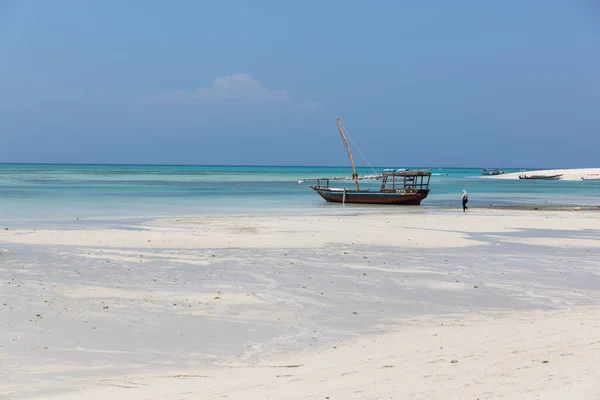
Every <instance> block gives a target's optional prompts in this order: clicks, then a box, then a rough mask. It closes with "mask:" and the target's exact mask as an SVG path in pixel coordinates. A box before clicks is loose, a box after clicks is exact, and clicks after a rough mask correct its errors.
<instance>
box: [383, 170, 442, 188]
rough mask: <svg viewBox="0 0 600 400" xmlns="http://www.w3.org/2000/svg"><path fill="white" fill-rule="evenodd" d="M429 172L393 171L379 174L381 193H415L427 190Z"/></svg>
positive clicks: (429, 177)
mask: <svg viewBox="0 0 600 400" xmlns="http://www.w3.org/2000/svg"><path fill="white" fill-rule="evenodd" d="M430 180H431V172H429V171H393V172H384V173H383V174H382V175H381V193H417V192H419V191H422V190H427V191H428V190H429V181H430Z"/></svg>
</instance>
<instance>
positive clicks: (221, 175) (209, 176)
mask: <svg viewBox="0 0 600 400" xmlns="http://www.w3.org/2000/svg"><path fill="white" fill-rule="evenodd" d="M393 167H406V166H393ZM381 170H382V168H377V171H378V172H380V171H381ZM515 171H516V170H514V171H512V170H506V172H515ZM359 173H360V174H369V173H372V171H370V170H369V169H364V168H363V169H361V170H360V171H359ZM432 173H433V176H432V179H431V193H430V195H429V197H428V198H427V199H426V200H425V201H424V202H423V204H422V205H423V206H424V207H431V208H440V207H459V206H460V204H459V203H460V195H461V192H462V190H463V189H466V190H468V192H469V198H470V205H472V206H489V205H490V204H492V205H494V206H522V205H598V204H600V182H593V181H587V182H584V181H577V182H573V181H519V180H497V179H488V178H483V177H482V176H481V175H480V170H479V169H454V168H434V169H432ZM350 174H351V173H350V170H349V168H345V167H258V166H257V167H240V166H126V165H42V164H37V165H36V164H0V220H2V221H5V222H12V223H24V222H26V221H32V220H35V221H40V220H48V221H53V220H56V221H61V220H69V219H75V218H78V217H79V218H87V219H89V218H108V217H117V218H119V217H125V216H129V217H141V218H147V217H157V216H174V215H198V214H211V215H231V214H271V213H279V212H285V213H290V212H293V213H313V212H321V211H323V210H328V212H332V211H333V210H336V209H339V208H340V207H342V206H341V205H339V204H326V203H325V202H324V201H323V200H322V199H321V198H320V197H319V196H317V195H316V194H315V193H314V192H313V191H312V190H311V189H310V188H309V187H307V186H306V184H307V183H309V182H306V183H305V184H303V185H300V184H298V180H301V179H307V178H318V177H324V176H349V175H350ZM336 184H337V185H338V186H339V185H348V184H351V182H343V183H340V182H338V183H336ZM362 185H363V187H371V188H377V186H378V183H377V182H370V183H369V182H367V181H363V182H362ZM354 207H356V206H354ZM356 208H357V209H361V210H367V209H372V207H368V208H364V207H363V208H361V207H360V206H358V207H356Z"/></svg>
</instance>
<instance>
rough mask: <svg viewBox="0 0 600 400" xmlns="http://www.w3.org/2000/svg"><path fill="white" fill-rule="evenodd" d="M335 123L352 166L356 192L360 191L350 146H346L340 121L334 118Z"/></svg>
mask: <svg viewBox="0 0 600 400" xmlns="http://www.w3.org/2000/svg"><path fill="white" fill-rule="evenodd" d="M335 121H336V122H337V125H338V129H339V130H340V134H341V135H342V139H343V140H344V144H345V145H346V151H347V152H348V157H350V163H351V164H352V179H354V182H355V183H356V190H360V188H359V187H358V174H357V173H356V166H355V165H354V156H352V150H351V149H350V145H349V144H348V139H346V134H345V133H344V127H343V126H342V121H340V119H339V118H338V117H335Z"/></svg>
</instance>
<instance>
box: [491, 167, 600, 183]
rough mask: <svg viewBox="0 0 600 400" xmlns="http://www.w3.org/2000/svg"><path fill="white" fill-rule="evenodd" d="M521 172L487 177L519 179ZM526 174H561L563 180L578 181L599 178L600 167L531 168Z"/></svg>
mask: <svg viewBox="0 0 600 400" xmlns="http://www.w3.org/2000/svg"><path fill="white" fill-rule="evenodd" d="M521 174H522V172H512V173H509V174H503V175H495V176H490V177H489V178H494V179H519V175H521ZM525 174H526V175H541V176H553V175H562V176H561V177H560V179H561V180H563V181H580V180H583V179H593V180H598V179H600V168H572V169H544V170H532V171H529V170H527V171H525Z"/></svg>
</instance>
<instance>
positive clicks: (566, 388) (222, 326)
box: [0, 210, 600, 399]
mask: <svg viewBox="0 0 600 400" xmlns="http://www.w3.org/2000/svg"><path fill="white" fill-rule="evenodd" d="M93 226H94V227H93V228H92V227H91V225H90V224H87V223H86V222H85V221H77V222H76V223H73V224H71V225H69V226H57V227H54V228H51V229H50V228H45V229H35V227H29V228H27V229H19V230H13V229H10V230H8V231H6V230H3V231H1V232H0V243H1V245H0V248H3V249H5V250H6V252H3V253H1V254H2V255H0V282H2V290H3V299H2V303H1V304H0V307H1V310H2V320H1V321H0V324H1V326H2V330H1V331H0V346H1V347H0V355H1V358H0V360H2V365H3V367H5V368H4V369H5V370H9V371H10V374H9V375H8V376H7V379H5V380H3V382H2V383H0V397H2V398H11V399H33V398H42V399H50V398H56V399H59V398H60V399H69V398H78V399H81V398H90V399H102V398H125V397H126V398H130V399H150V398H152V399H156V398H164V399H172V398H177V399H196V398H209V399H212V398H224V397H225V396H227V398H236V399H238V398H239V399H251V398H256V399H265V398H272V399H281V398H290V399H292V398H294V399H296V398H297V399H306V398H315V399H320V398H326V397H329V398H331V399H335V398H344V399H349V398H356V399H365V398H373V399H375V398H401V399H404V398H444V399H447V398H456V399H459V398H461V399H462V398H469V397H474V398H481V399H484V398H489V399H496V398H538V396H541V397H542V398H557V399H558V398H573V397H577V396H580V398H592V397H591V396H593V395H595V393H598V390H599V389H600V384H598V383H597V382H600V379H598V378H599V376H598V372H596V368H595V364H594V360H596V359H597V357H598V356H600V341H599V340H598V339H597V338H598V337H600V335H599V333H600V332H599V331H600V309H599V308H598V305H600V302H599V301H600V292H599V289H600V273H599V272H598V265H600V252H599V250H600V240H599V233H600V231H599V229H600V214H598V213H595V212H586V213H577V212H554V211H547V212H535V211H514V210H510V211H509V210H474V211H473V212H472V213H467V214H463V213H457V212H429V211H427V210H415V211H410V212H407V211H390V212H389V213H386V214H372V213H370V214H364V215H363V214H356V213H354V214H350V213H348V214H346V215H336V216H327V215H321V216H317V215H313V216H299V217H294V216H273V217H241V218H180V219H171V220H157V221H148V222H145V223H139V224H137V223H136V224H130V225H122V226H111V227H110V228H108V227H107V228H103V227H101V226H98V225H97V224H96V225H93Z"/></svg>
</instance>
